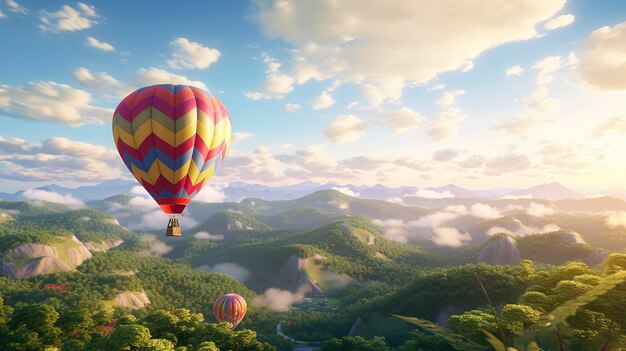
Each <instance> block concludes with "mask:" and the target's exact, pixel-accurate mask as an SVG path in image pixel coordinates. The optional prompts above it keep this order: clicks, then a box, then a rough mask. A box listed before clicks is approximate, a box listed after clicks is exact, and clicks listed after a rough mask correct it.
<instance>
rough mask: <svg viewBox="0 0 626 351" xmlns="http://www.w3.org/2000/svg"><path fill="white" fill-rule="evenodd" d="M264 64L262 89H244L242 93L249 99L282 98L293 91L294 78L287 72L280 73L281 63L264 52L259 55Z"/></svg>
mask: <svg viewBox="0 0 626 351" xmlns="http://www.w3.org/2000/svg"><path fill="white" fill-rule="evenodd" d="M261 57H262V58H263V63H264V64H265V65H266V67H267V69H266V71H265V72H266V76H265V88H264V89H263V91H245V92H244V95H245V96H246V97H247V98H248V99H250V100H260V99H282V98H284V97H285V95H286V94H288V93H290V92H292V91H293V84H294V83H295V79H294V78H293V77H292V76H290V75H287V74H284V73H280V67H281V64H280V63H279V62H278V61H277V60H276V59H275V58H273V57H270V56H269V55H267V54H266V53H263V55H261Z"/></svg>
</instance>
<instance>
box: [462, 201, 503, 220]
mask: <svg viewBox="0 0 626 351" xmlns="http://www.w3.org/2000/svg"><path fill="white" fill-rule="evenodd" d="M470 214H471V215H472V216H476V217H481V218H499V217H501V216H502V215H501V214H500V211H498V209H497V208H495V207H491V206H489V205H487V204H483V203H480V202H477V203H475V204H473V205H472V207H471V208H470Z"/></svg>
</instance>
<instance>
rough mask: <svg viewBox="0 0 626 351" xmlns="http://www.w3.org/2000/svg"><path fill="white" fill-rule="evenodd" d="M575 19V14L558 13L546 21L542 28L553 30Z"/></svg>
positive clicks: (567, 24)
mask: <svg viewBox="0 0 626 351" xmlns="http://www.w3.org/2000/svg"><path fill="white" fill-rule="evenodd" d="M575 19H576V16H574V15H572V14H571V13H568V14H567V15H560V16H558V17H555V18H553V19H551V20H549V21H548V22H546V24H544V26H543V28H544V29H546V30H554V29H557V28H561V27H566V26H569V25H570V24H572V23H574V20H575Z"/></svg>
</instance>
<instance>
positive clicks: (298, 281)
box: [285, 256, 324, 295]
mask: <svg viewBox="0 0 626 351" xmlns="http://www.w3.org/2000/svg"><path fill="white" fill-rule="evenodd" d="M308 263H309V262H308V259H306V258H301V257H297V256H290V257H289V260H287V264H286V265H285V273H286V277H287V282H288V284H289V286H290V288H291V289H292V290H293V291H297V290H300V289H301V288H303V287H304V289H307V290H310V292H311V293H312V294H314V295H323V294H324V291H322V289H320V287H319V286H318V285H317V282H316V281H314V280H312V279H310V278H309V275H308V274H307V272H306V271H305V268H306V267H307V265H308Z"/></svg>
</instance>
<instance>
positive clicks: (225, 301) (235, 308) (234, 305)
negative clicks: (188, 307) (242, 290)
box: [213, 294, 248, 329]
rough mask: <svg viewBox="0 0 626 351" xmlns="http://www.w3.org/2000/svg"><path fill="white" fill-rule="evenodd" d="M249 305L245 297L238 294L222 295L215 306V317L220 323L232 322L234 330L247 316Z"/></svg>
mask: <svg viewBox="0 0 626 351" xmlns="http://www.w3.org/2000/svg"><path fill="white" fill-rule="evenodd" d="M247 310H248V305H247V304H246V300H244V298H243V297H241V296H239V295H237V294H226V295H222V296H220V297H218V298H217V300H215V303H214V304H213V315H214V316H215V319H217V320H218V321H219V322H230V323H232V324H233V329H235V328H236V327H237V325H238V324H239V322H241V320H242V319H243V317H244V316H245V315H246V311H247Z"/></svg>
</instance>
